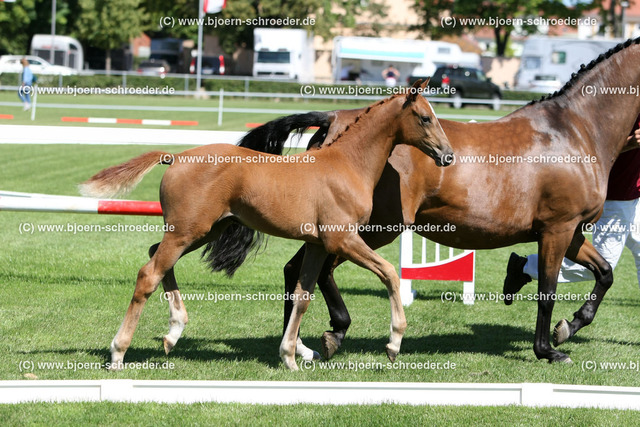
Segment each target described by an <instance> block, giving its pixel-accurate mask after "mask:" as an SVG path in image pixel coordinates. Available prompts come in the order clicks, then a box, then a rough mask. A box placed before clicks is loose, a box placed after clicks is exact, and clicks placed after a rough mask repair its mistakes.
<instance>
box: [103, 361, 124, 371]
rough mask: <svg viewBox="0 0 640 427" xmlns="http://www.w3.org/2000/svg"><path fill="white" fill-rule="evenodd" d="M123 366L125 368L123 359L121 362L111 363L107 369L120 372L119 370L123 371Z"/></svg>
mask: <svg viewBox="0 0 640 427" xmlns="http://www.w3.org/2000/svg"><path fill="white" fill-rule="evenodd" d="M123 368H124V363H123V362H122V361H119V362H111V363H109V367H108V368H107V370H108V371H110V372H118V371H122V369H123Z"/></svg>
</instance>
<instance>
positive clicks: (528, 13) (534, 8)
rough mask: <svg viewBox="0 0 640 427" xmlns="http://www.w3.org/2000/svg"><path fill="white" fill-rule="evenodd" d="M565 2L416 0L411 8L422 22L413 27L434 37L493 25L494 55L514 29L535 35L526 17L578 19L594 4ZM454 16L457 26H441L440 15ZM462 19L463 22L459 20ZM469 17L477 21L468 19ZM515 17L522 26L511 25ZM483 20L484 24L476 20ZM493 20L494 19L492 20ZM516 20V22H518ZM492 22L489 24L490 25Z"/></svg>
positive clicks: (504, 46)
mask: <svg viewBox="0 0 640 427" xmlns="http://www.w3.org/2000/svg"><path fill="white" fill-rule="evenodd" d="M570 3H571V2H565V1H562V0H533V1H529V2H522V1H520V0H491V1H484V2H478V1H475V0H457V1H455V2H454V1H453V0H425V1H422V0H416V2H415V4H414V6H413V7H414V9H415V10H416V11H417V12H418V14H419V15H420V16H421V18H422V23H421V24H420V25H418V26H415V27H414V29H419V30H421V31H422V32H424V33H425V34H429V35H431V36H432V37H433V38H436V39H437V38H441V37H442V36H444V35H451V34H460V33H462V32H463V31H467V30H474V29H477V28H479V27H483V26H484V27H488V26H491V28H493V31H494V34H495V39H496V46H497V52H496V53H497V55H498V56H504V54H505V52H506V49H507V44H508V42H509V37H510V35H511V33H512V31H514V30H515V29H516V28H517V29H518V31H521V33H522V34H524V35H527V34H535V33H536V32H537V31H538V28H537V25H535V23H532V24H529V23H528V22H527V18H536V17H543V18H578V17H580V16H581V15H582V12H583V11H584V10H588V9H590V8H592V7H594V4H593V3H583V2H573V3H574V4H570ZM443 16H448V17H452V18H455V23H456V25H442V23H441V20H440V19H441V17H443ZM461 19H462V20H464V22H462V21H461ZM468 19H477V20H478V21H474V22H469V21H467V20H468ZM514 19H521V21H520V22H521V23H522V25H514V23H513V20H514ZM481 20H484V25H480V24H479V21H481ZM492 20H493V21H492ZM520 22H518V23H520ZM490 23H491V25H490Z"/></svg>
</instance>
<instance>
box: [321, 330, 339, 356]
mask: <svg viewBox="0 0 640 427" xmlns="http://www.w3.org/2000/svg"><path fill="white" fill-rule="evenodd" d="M320 342H321V343H322V357H324V358H325V359H327V360H329V359H331V358H332V357H333V355H334V354H335V353H336V351H338V348H340V343H339V342H338V340H337V339H336V335H335V334H334V333H333V332H330V331H326V332H325V333H324V334H322V337H321V338H320Z"/></svg>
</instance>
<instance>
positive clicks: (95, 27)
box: [75, 0, 148, 50]
mask: <svg viewBox="0 0 640 427" xmlns="http://www.w3.org/2000/svg"><path fill="white" fill-rule="evenodd" d="M80 6H81V8H82V13H81V14H80V18H79V20H78V22H77V30H76V32H75V35H77V36H78V37H79V38H81V39H83V40H86V41H87V42H88V43H89V44H91V45H92V46H96V47H99V48H101V49H105V50H109V49H117V48H119V47H120V46H122V44H123V43H126V42H128V41H129V40H131V39H132V38H135V37H138V36H139V35H140V34H142V32H143V31H144V30H145V29H146V28H147V25H148V24H147V21H148V14H147V13H146V11H145V10H144V9H143V8H142V7H141V6H140V0H80Z"/></svg>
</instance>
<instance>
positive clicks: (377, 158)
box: [322, 96, 404, 188]
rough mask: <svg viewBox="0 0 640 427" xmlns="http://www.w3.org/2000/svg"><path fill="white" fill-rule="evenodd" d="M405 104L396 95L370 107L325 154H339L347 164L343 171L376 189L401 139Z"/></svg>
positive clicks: (337, 138) (326, 148)
mask: <svg viewBox="0 0 640 427" xmlns="http://www.w3.org/2000/svg"><path fill="white" fill-rule="evenodd" d="M403 103H404V97H403V96H396V97H393V98H389V99H386V100H384V101H383V102H381V103H379V104H376V105H373V106H371V107H370V108H368V109H366V110H365V111H364V112H363V113H361V114H360V115H359V116H358V117H357V118H356V121H355V122H354V123H351V124H350V125H349V126H347V128H346V129H345V130H344V131H343V132H342V133H341V134H339V135H338V136H337V137H336V139H335V140H334V142H333V143H332V144H330V145H329V146H327V147H325V148H324V149H323V150H322V151H326V152H339V153H340V154H341V156H342V157H343V159H344V161H345V164H343V165H341V166H340V167H341V168H350V169H351V170H353V171H354V172H356V173H357V174H358V176H360V177H361V178H362V180H363V182H366V183H368V184H370V185H372V186H375V185H376V184H377V183H378V180H379V179H380V177H381V176H382V171H383V170H384V166H385V164H386V163H387V159H388V158H389V156H390V155H391V151H392V150H393V147H394V145H395V142H396V139H397V138H398V133H399V130H400V126H401V123H400V118H399V117H400V115H401V113H402V109H403ZM372 188H373V187H372Z"/></svg>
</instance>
